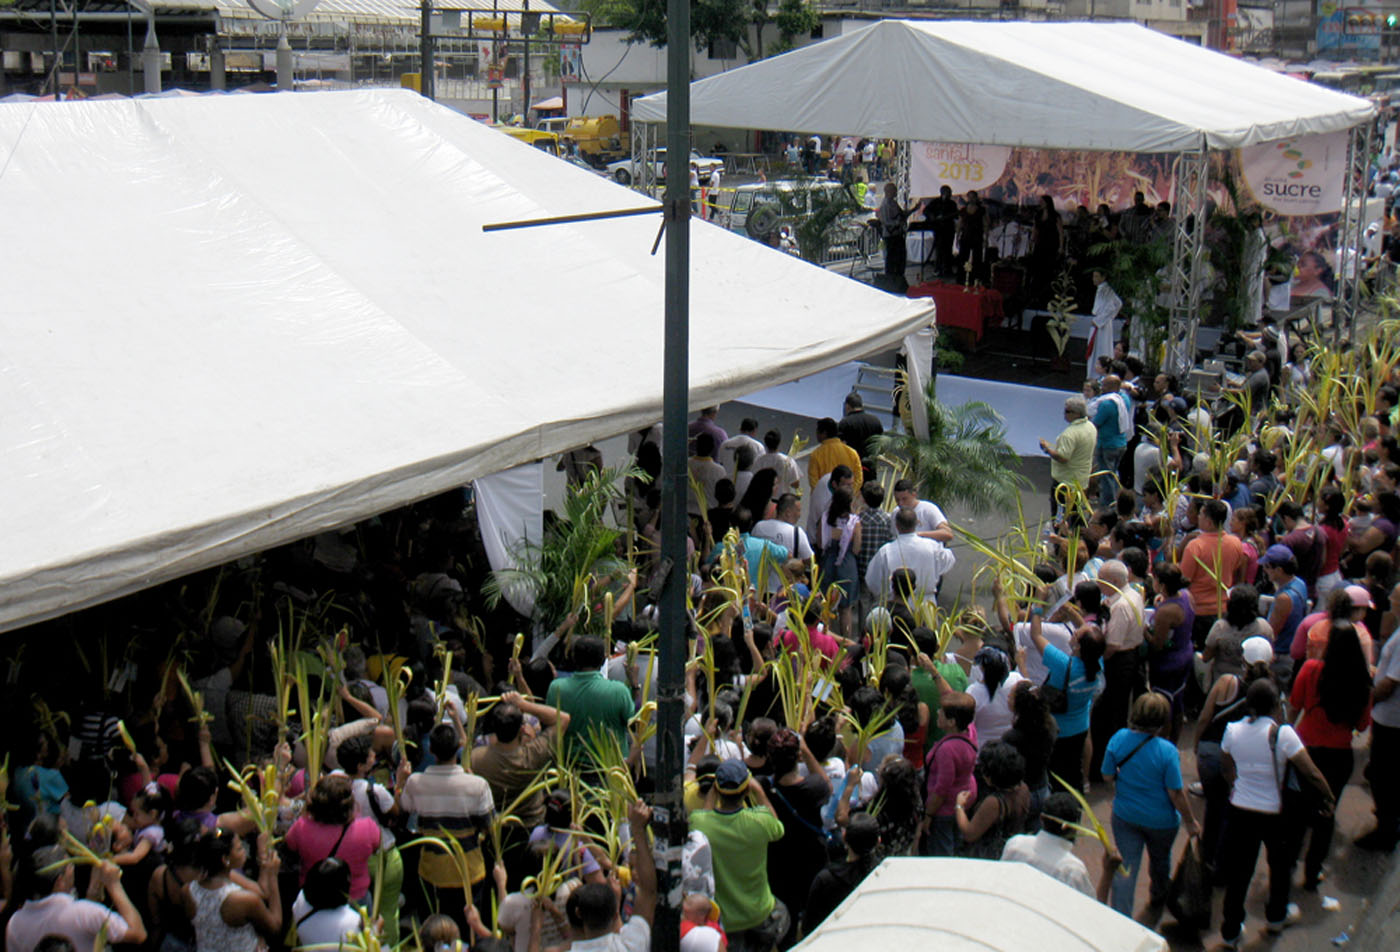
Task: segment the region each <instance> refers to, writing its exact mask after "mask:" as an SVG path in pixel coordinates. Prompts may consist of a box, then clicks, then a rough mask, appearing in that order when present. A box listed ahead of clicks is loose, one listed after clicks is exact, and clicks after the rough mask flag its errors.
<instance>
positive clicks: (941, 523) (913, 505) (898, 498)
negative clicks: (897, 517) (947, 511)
mask: <svg viewBox="0 0 1400 952" xmlns="http://www.w3.org/2000/svg"><path fill="white" fill-rule="evenodd" d="M894 501H895V504H896V505H898V506H899V508H901V509H912V510H914V517H915V518H916V519H917V520H918V530H917V531H918V533H919V535H921V536H923V537H924V538H925V539H936V540H937V541H939V542H952V541H953V527H952V526H950V525H948V518H947V517H946V516H945V515H943V510H942V509H939V508H938V507H937V506H935V505H934V504H933V503H931V502H929V501H928V500H926V499H920V498H919V495H918V493H916V492H915V491H914V484H913V482H911V481H910V480H907V479H901V480H899V481H898V482H897V483H895V484H894Z"/></svg>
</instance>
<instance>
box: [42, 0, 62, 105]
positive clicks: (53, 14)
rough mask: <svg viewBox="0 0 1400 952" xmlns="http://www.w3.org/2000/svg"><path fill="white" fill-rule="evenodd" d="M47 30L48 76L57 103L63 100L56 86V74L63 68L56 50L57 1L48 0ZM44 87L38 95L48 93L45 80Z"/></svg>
mask: <svg viewBox="0 0 1400 952" xmlns="http://www.w3.org/2000/svg"><path fill="white" fill-rule="evenodd" d="M49 28H50V30H51V32H52V33H53V72H52V73H50V74H49V75H50V76H51V77H52V78H53V98H54V101H58V100H60V99H62V98H63V94H62V93H61V92H60V91H59V85H58V73H59V70H60V69H62V67H63V62H62V61H63V52H62V51H61V50H60V49H59V48H58V0H49ZM44 86H45V88H44V89H41V90H39V92H40V93H45V92H47V91H48V89H47V87H48V81H47V80H45V82H44Z"/></svg>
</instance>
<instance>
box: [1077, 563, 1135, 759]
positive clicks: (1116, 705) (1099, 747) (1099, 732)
mask: <svg viewBox="0 0 1400 952" xmlns="http://www.w3.org/2000/svg"><path fill="white" fill-rule="evenodd" d="M1098 585H1099V591H1100V593H1101V594H1102V595H1103V603H1104V605H1106V606H1108V624H1106V625H1105V626H1104V643H1105V647H1104V653H1103V674H1104V685H1103V694H1101V695H1100V696H1099V699H1098V701H1097V702H1095V704H1094V711H1093V717H1092V732H1093V743H1094V753H1093V756H1092V757H1091V759H1090V763H1089V777H1090V779H1092V780H1094V781H1095V782H1098V780H1099V765H1100V764H1102V763H1103V752H1104V750H1105V749H1106V748H1107V747H1108V742H1109V740H1110V739H1112V737H1113V735H1114V734H1116V733H1117V732H1118V731H1119V730H1120V729H1122V728H1124V727H1126V726H1128V710H1129V708H1131V707H1132V703H1133V698H1135V697H1136V696H1137V695H1138V694H1139V693H1141V690H1142V680H1143V679H1142V668H1141V665H1140V664H1139V662H1138V648H1140V647H1141V646H1142V639H1143V635H1144V633H1145V632H1146V630H1147V616H1146V615H1145V614H1144V612H1143V602H1142V596H1141V595H1139V594H1138V592H1137V590H1136V589H1135V588H1133V587H1132V586H1131V585H1129V584H1128V567H1127V566H1126V565H1124V564H1123V563H1122V562H1120V561H1119V560H1118V559H1109V560H1108V561H1107V562H1105V563H1104V564H1103V565H1101V566H1100V567H1099V573H1098Z"/></svg>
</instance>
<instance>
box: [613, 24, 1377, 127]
mask: <svg viewBox="0 0 1400 952" xmlns="http://www.w3.org/2000/svg"><path fill="white" fill-rule="evenodd" d="M690 95H691V107H690V108H691V122H692V123H694V124H695V125H702V126H733V127H739V128H745V129H780V130H788V131H794V132H816V133H822V134H825V133H831V132H839V133H842V134H847V133H849V134H854V135H862V136H871V137H878V138H891V139H897V140H926V141H933V142H974V143H980V144H984V145H1008V146H1027V147H1034V148H1057V149H1085V150H1089V149H1092V150H1121V151H1128V152H1173V151H1179V150H1182V149H1193V148H1199V147H1200V144H1201V139H1202V137H1203V136H1204V137H1205V139H1206V141H1207V142H1208V144H1209V145H1210V146H1211V147H1212V148H1238V147H1239V146H1245V145H1253V144H1256V143H1260V142H1271V141H1273V140H1276V139H1282V138H1285V137H1288V136H1296V135H1304V134H1310V133H1318V132H1333V131H1336V130H1339V129H1349V128H1351V127H1352V126H1355V125H1356V124H1357V123H1360V122H1362V121H1364V120H1365V119H1366V118H1367V117H1369V116H1370V115H1372V114H1373V112H1374V108H1373V107H1372V106H1371V104H1370V103H1369V102H1367V101H1366V100H1364V99H1359V98H1357V97H1355V96H1348V95H1345V94H1343V93H1339V92H1335V91H1333V90H1330V89H1324V88H1322V87H1320V86H1314V85H1311V84H1309V83H1306V82H1303V81H1301V80H1297V79H1293V78H1291V77H1289V76H1284V75H1281V74H1278V73H1274V72H1271V71H1269V70H1267V69H1262V68H1260V67H1258V66H1253V65H1251V64H1249V63H1245V62H1243V61H1241V60H1238V59H1235V58H1232V57H1229V56H1225V55H1224V54H1221V53H1215V52H1212V51H1210V50H1206V49H1202V48H1201V47H1199V46H1193V45H1192V44H1190V43H1185V42H1183V41H1181V40H1177V39H1173V38H1172V37H1169V36H1166V35H1164V34H1162V33H1158V32H1157V31H1155V30H1150V29H1147V28H1146V27H1143V26H1138V25H1136V24H1131V23H1029V22H1006V23H993V22H964V21H955V20H933V21H928V20H919V21H915V20H881V21H877V22H876V23H873V24H871V25H870V26H867V27H864V28H862V29H858V30H855V31H853V32H851V33H845V34H842V35H841V36H837V37H833V38H832V39H829V40H825V41H823V42H821V43H815V44H813V45H811V46H806V47H802V48H801V49H797V50H793V51H792V52H790V53H784V54H783V55H781V56H776V57H774V58H772V59H767V60H760V61H759V62H757V63H752V64H750V65H748V66H743V67H740V68H739V69H734V70H730V71H728V72H725V73H720V74H718V75H716V76H711V77H708V78H706V79H702V80H699V81H697V82H695V83H692V84H691V89H690ZM632 116H633V118H634V119H638V120H641V121H660V120H662V119H664V118H665V116H666V94H665V93H656V94H654V95H651V96H646V97H643V98H641V99H638V100H637V101H636V102H634V103H633V106H632Z"/></svg>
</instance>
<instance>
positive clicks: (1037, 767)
mask: <svg viewBox="0 0 1400 952" xmlns="http://www.w3.org/2000/svg"><path fill="white" fill-rule="evenodd" d="M1011 713H1012V718H1013V719H1012V721H1011V729H1010V730H1009V731H1007V732H1006V733H1005V734H1003V735H1002V736H1001V739H1002V741H1003V743H1007V744H1010V745H1011V746H1012V747H1015V748H1016V749H1017V750H1018V751H1020V752H1021V756H1022V757H1024V758H1025V760H1026V787H1027V788H1028V789H1029V790H1030V792H1031V807H1030V812H1029V813H1028V814H1027V815H1026V831H1027V832H1028V833H1038V832H1040V811H1041V808H1042V807H1043V806H1044V805H1045V801H1046V800H1047V799H1048V798H1049V796H1050V793H1051V790H1050V754H1051V752H1052V751H1053V750H1054V749H1055V739H1056V738H1057V737H1059V736H1060V725H1058V724H1056V723H1055V718H1054V717H1052V716H1051V715H1050V711H1049V709H1048V708H1046V706H1045V701H1044V699H1043V698H1041V696H1040V691H1039V690H1037V689H1036V686H1035V685H1033V684H1031V683H1030V682H1029V681H1022V682H1021V683H1020V684H1018V685H1016V688H1015V690H1013V691H1012V692H1011Z"/></svg>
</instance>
